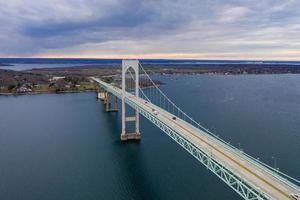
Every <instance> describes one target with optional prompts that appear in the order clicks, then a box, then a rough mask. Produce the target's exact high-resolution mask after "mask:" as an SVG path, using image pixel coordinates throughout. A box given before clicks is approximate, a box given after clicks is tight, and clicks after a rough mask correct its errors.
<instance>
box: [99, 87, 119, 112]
mask: <svg viewBox="0 0 300 200" xmlns="http://www.w3.org/2000/svg"><path fill="white" fill-rule="evenodd" d="M100 97H101V94H100ZM100 99H101V98H100ZM103 101H104V105H105V111H106V112H117V111H118V98H117V97H116V96H113V95H112V94H111V93H109V92H104V93H103Z"/></svg>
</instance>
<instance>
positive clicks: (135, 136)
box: [121, 60, 141, 141]
mask: <svg viewBox="0 0 300 200" xmlns="http://www.w3.org/2000/svg"><path fill="white" fill-rule="evenodd" d="M129 68H131V69H133V70H134V73H135V95H136V96H137V97H138V96H139V62H138V60H123V61H122V133H121V140H122V141H126V140H140V139H141V133H140V119H139V113H138V111H135V115H134V116H130V117H126V107H125V98H126V72H127V70H128V69H129ZM126 122H135V131H134V133H127V131H126Z"/></svg>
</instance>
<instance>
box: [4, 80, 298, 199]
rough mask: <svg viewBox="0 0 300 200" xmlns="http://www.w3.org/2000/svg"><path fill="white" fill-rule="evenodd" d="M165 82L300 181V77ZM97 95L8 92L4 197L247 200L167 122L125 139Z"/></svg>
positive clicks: (224, 133)
mask: <svg viewBox="0 0 300 200" xmlns="http://www.w3.org/2000/svg"><path fill="white" fill-rule="evenodd" d="M160 78H161V79H162V80H163V81H164V82H165V83H166V84H165V85H163V86H162V89H163V90H164V91H165V92H166V93H167V94H168V95H169V96H170V97H171V98H172V99H174V101H175V102H177V103H178V105H180V107H182V108H184V110H186V111H187V112H188V113H190V114H191V115H192V116H193V117H194V118H195V119H198V120H199V121H201V122H202V123H203V124H204V125H206V126H207V127H208V128H210V129H212V130H215V131H216V132H217V134H218V135H220V136H221V137H222V138H224V139H225V140H227V141H230V142H231V144H233V145H235V146H238V143H240V145H241V148H243V149H244V151H246V152H247V153H249V154H250V155H253V156H254V157H259V158H260V160H263V161H265V162H266V163H268V164H270V165H273V162H274V160H272V156H275V157H276V160H277V166H278V167H279V168H280V170H282V171H284V172H286V173H288V174H290V175H292V176H294V177H296V178H298V179H299V178H300V159H299V158H300V76H299V75H247V76H204V75H201V76H184V75H178V76H166V77H160ZM120 126H121V123H120V113H106V112H105V111H104V107H103V105H102V103H101V102H98V101H96V99H95V94H93V93H81V94H59V95H55V94H47V95H35V96H29V95H25V96H17V97H14V96H12V97H3V96H2V97H0V199H4V200H6V199H8V200H19V199H20V200H21V199H22V200H23V199H30V200H35V199H36V200H40V199H43V200H44V199H46V200H47V199H49V200H50V199H51V200H56V199H63V200H65V199H70V200H76V199H85V200H94V199H228V200H231V199H240V197H239V196H238V195H237V194H235V193H234V192H233V191H232V190H231V189H229V188H228V186H226V185H225V184H224V183H222V182H221V181H220V180H219V179H218V178H216V177H215V176H214V175H213V174H212V173H211V172H210V171H208V170H207V169H206V168H205V167H203V166H202V165H201V164H200V163H199V162H197V161H196V160H195V159H193V158H192V157H191V156H190V155H189V154H188V153H186V152H185V151H184V150H183V149H182V148H181V147H179V145H177V144H176V143H175V142H173V141H172V140H171V139H170V138H168V137H167V136H166V135H165V134H164V133H163V132H161V131H160V130H159V129H158V128H156V127H155V126H154V125H152V124H151V123H150V122H148V121H147V120H146V119H144V118H142V120H141V132H142V134H143V137H142V140H141V141H140V142H137V143H135V142H129V143H121V142H120V140H119V134H120V132H121V127H120Z"/></svg>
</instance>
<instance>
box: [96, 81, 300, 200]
mask: <svg viewBox="0 0 300 200" xmlns="http://www.w3.org/2000/svg"><path fill="white" fill-rule="evenodd" d="M94 80H95V81H97V82H98V83H100V84H101V85H102V86H103V85H104V86H105V87H110V90H114V91H115V94H118V95H119V97H120V96H121V92H122V91H121V90H120V89H119V88H117V87H114V86H111V85H109V84H107V83H104V82H102V81H101V80H99V79H95V78H94ZM126 99H128V101H132V102H134V103H135V104H136V105H138V106H140V107H141V108H143V109H144V110H147V111H148V112H149V113H153V109H155V110H156V111H158V113H157V114H156V115H155V116H156V117H157V118H158V119H159V120H161V121H162V122H164V123H165V124H168V126H169V127H171V128H172V129H174V130H176V132H178V133H180V134H181V135H182V136H183V137H184V138H186V139H187V140H189V141H190V142H192V143H193V144H195V145H196V146H198V147H200V148H201V149H202V150H204V151H205V152H208V153H209V154H210V155H211V156H212V157H213V158H214V159H216V160H218V162H220V163H221V164H222V165H224V166H226V167H227V168H230V169H231V170H232V171H233V172H234V173H235V174H236V175H238V176H239V177H241V178H242V179H243V180H246V181H247V182H250V183H251V184H252V185H255V186H256V187H257V188H259V189H260V190H261V191H263V192H264V193H265V194H267V195H268V196H269V197H270V198H271V199H278V200H287V199H293V198H292V197H291V196H290V195H291V194H293V193H296V194H297V193H299V191H297V190H296V189H294V188H292V187H290V186H289V185H288V184H286V183H285V182H283V181H281V180H279V179H278V178H276V177H275V176H273V175H272V174H270V173H268V172H266V171H264V170H263V169H262V168H259V167H257V166H256V165H254V164H253V163H251V162H249V161H248V160H246V159H243V158H242V157H241V156H239V155H237V153H236V152H234V151H233V150H230V148H225V147H224V146H223V145H220V144H219V143H216V142H215V141H214V140H212V139H211V138H210V137H209V136H208V135H207V134H205V133H204V132H203V131H201V130H199V129H198V128H196V127H193V126H192V125H191V124H189V123H187V122H185V121H183V120H181V119H178V118H177V119H176V120H174V119H172V118H173V115H172V114H171V113H169V112H167V111H165V110H164V109H161V108H160V107H158V106H156V105H154V104H152V103H150V102H147V103H146V102H145V100H143V99H142V98H139V97H136V96H134V95H132V94H130V93H127V94H126Z"/></svg>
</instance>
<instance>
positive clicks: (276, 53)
mask: <svg viewBox="0 0 300 200" xmlns="http://www.w3.org/2000/svg"><path fill="white" fill-rule="evenodd" d="M0 57H87V58H183V59H251V60H253V59H254V60H261V59H264V60H300V1H299V0H249V1H244V0H241V1H235V0H190V1H188V0H186V1H180V0H179V1H176V0H144V1H143V0H39V1H34V0H0Z"/></svg>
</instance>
